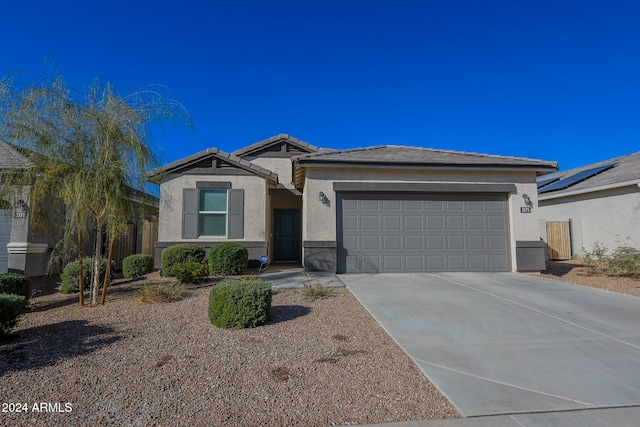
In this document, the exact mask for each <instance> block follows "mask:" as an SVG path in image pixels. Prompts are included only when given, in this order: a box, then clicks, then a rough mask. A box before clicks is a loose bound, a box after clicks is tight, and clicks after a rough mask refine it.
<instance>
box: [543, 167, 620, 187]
mask: <svg viewBox="0 0 640 427" xmlns="http://www.w3.org/2000/svg"><path fill="white" fill-rule="evenodd" d="M614 166H615V164H613V163H609V164H607V165H603V166H598V167H597V168H591V169H586V170H583V171H580V172H578V173H575V174H573V175H569V176H568V177H566V178H563V179H561V180H559V181H557V182H554V183H552V184H550V185H547V186H546V187H544V188H542V189H540V191H539V192H540V193H547V192H549V191H557V190H564V189H565V188H568V187H571V186H572V185H574V184H577V183H579V182H581V181H584V180H585V179H587V178H591V177H592V176H594V175H597V174H599V173H601V172H604V171H606V170H607V169H611V168H612V167H614Z"/></svg>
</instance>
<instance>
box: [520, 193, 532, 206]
mask: <svg viewBox="0 0 640 427" xmlns="http://www.w3.org/2000/svg"><path fill="white" fill-rule="evenodd" d="M522 198H523V199H524V204H525V205H527V206H529V207H530V208H532V207H533V202H532V201H531V198H530V197H529V195H528V194H526V193H525V194H523V195H522Z"/></svg>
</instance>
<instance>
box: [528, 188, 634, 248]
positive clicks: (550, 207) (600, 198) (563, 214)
mask: <svg viewBox="0 0 640 427" xmlns="http://www.w3.org/2000/svg"><path fill="white" fill-rule="evenodd" d="M568 220H571V227H572V230H571V231H572V246H573V250H574V254H575V255H580V254H583V253H584V252H583V248H584V249H586V250H588V251H589V250H592V249H593V244H594V243H595V242H599V243H600V244H603V245H604V246H606V247H607V248H608V249H609V253H611V251H612V250H613V249H615V248H616V247H618V246H621V245H623V244H625V245H629V246H632V247H636V248H640V188H638V186H636V185H633V186H627V187H623V188H617V189H610V190H606V191H599V192H596V193H587V194H581V195H574V196H570V197H564V198H561V199H550V200H543V201H540V234H541V236H542V238H543V239H545V241H546V221H568Z"/></svg>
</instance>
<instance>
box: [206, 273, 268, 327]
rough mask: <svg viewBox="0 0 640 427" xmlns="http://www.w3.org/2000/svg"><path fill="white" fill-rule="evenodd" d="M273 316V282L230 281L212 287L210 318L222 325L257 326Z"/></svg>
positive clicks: (219, 325)
mask: <svg viewBox="0 0 640 427" xmlns="http://www.w3.org/2000/svg"><path fill="white" fill-rule="evenodd" d="M270 318H271V284H270V283H269V282H265V281H264V280H260V279H249V280H228V281H226V282H222V283H220V284H218V285H216V286H214V287H213V288H212V289H211V293H210V294H209V320H211V323H212V324H213V325H214V326H217V327H218V328H254V327H256V326H258V325H262V324H263V323H265V322H266V321H267V320H269V319H270Z"/></svg>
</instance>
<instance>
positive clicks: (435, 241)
mask: <svg viewBox="0 0 640 427" xmlns="http://www.w3.org/2000/svg"><path fill="white" fill-rule="evenodd" d="M426 238H427V250H430V251H442V250H444V236H427V237H426Z"/></svg>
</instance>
